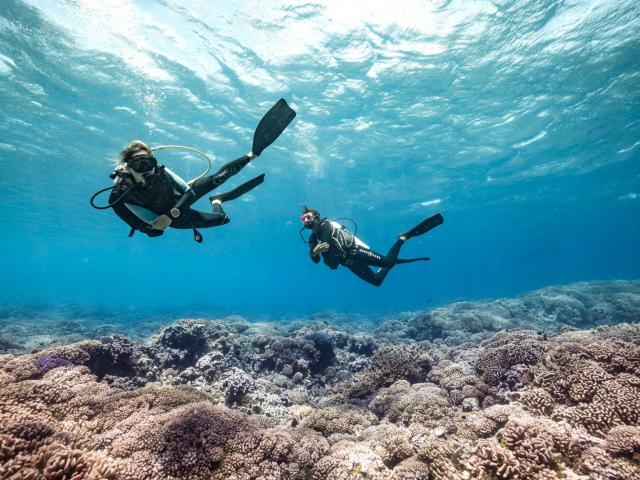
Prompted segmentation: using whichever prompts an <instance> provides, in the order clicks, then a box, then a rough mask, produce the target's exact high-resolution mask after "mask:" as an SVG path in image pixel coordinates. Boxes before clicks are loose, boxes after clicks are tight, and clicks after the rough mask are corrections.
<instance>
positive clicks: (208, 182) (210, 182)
mask: <svg viewBox="0 0 640 480" xmlns="http://www.w3.org/2000/svg"><path fill="white" fill-rule="evenodd" d="M250 161H251V158H250V157H249V156H248V155H243V156H242V157H240V158H236V159H235V160H233V161H231V162H229V163H227V164H225V165H223V166H222V167H221V168H220V170H218V171H217V172H216V173H214V174H213V175H209V176H208V177H203V178H199V179H198V180H196V181H195V182H193V184H192V185H191V189H192V190H193V193H195V195H196V200H197V199H199V198H200V197H202V196H203V195H205V194H207V193H209V192H210V191H211V190H213V189H214V188H216V187H219V186H220V185H222V184H223V183H224V182H226V181H227V180H229V178H231V177H232V176H234V175H235V174H236V173H238V172H239V171H240V170H242V169H243V168H244V167H245V166H246V165H247V164H248V163H249V162H250Z"/></svg>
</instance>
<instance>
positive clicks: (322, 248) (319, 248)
mask: <svg viewBox="0 0 640 480" xmlns="http://www.w3.org/2000/svg"><path fill="white" fill-rule="evenodd" d="M328 250H329V244H328V243H327V242H319V243H318V244H317V245H316V246H315V248H314V249H313V252H311V254H312V255H313V256H314V257H317V256H318V255H320V254H321V253H324V252H326V251H328Z"/></svg>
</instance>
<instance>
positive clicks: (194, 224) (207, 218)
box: [171, 204, 231, 229]
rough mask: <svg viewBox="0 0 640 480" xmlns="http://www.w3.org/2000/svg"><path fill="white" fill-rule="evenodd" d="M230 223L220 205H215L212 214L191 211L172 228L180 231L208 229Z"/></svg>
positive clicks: (173, 224)
mask: <svg viewBox="0 0 640 480" xmlns="http://www.w3.org/2000/svg"><path fill="white" fill-rule="evenodd" d="M230 221H231V220H230V219H229V216H228V215H227V214H226V213H225V212H224V210H222V207H221V206H220V205H219V204H213V211H212V212H211V213H207V212H201V211H199V210H189V212H186V214H185V215H184V216H183V215H181V216H180V217H179V218H178V219H177V220H176V221H174V222H173V223H172V224H171V226H172V227H173V228H179V229H192V228H208V227H217V226H219V225H225V224H227V223H229V222H230Z"/></svg>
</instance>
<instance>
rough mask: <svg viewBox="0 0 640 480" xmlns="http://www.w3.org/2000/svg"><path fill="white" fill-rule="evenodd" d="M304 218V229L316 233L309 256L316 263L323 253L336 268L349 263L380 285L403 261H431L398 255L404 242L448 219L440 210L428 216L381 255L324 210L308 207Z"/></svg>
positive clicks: (310, 243)
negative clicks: (445, 218)
mask: <svg viewBox="0 0 640 480" xmlns="http://www.w3.org/2000/svg"><path fill="white" fill-rule="evenodd" d="M300 220H301V221H302V223H303V225H304V227H303V228H307V229H309V230H311V232H312V233H311V236H310V237H309V255H310V256H311V260H312V261H313V262H314V263H318V262H319V261H320V256H322V258H323V259H324V263H325V264H326V265H327V266H329V268H331V269H336V268H338V266H339V265H342V266H345V267H347V268H348V269H349V270H351V271H352V272H353V273H354V274H356V275H357V276H358V277H360V278H361V279H362V280H364V281H365V282H368V283H370V284H371V285H374V286H376V287H379V286H380V285H382V282H384V279H385V278H386V276H387V274H388V273H389V271H390V270H391V269H392V268H393V267H394V266H396V265H398V264H400V263H411V262H418V261H427V260H429V258H428V257H419V258H408V259H402V258H398V255H399V254H400V249H401V248H402V245H404V242H406V241H407V240H409V239H410V238H413V237H417V236H419V235H423V234H425V233H427V232H428V231H429V230H431V229H432V228H435V227H437V226H438V225H442V223H443V222H444V218H443V217H442V215H440V214H439V213H436V214H435V215H432V216H431V217H428V218H426V219H425V220H423V221H422V222H420V223H419V224H418V225H416V226H415V227H413V228H411V229H409V230H407V231H406V232H405V233H402V234H400V235H398V239H397V240H396V242H395V243H394V244H393V245H392V246H391V248H390V249H389V251H388V252H387V254H386V255H381V254H380V253H377V252H375V251H373V250H371V249H370V248H369V246H368V245H366V244H365V243H364V242H362V241H361V240H360V239H359V238H358V237H356V236H355V235H354V234H353V233H351V232H349V231H348V230H347V229H346V228H344V227H343V226H342V225H340V224H339V223H338V222H335V221H332V220H329V219H327V218H321V216H320V213H319V212H318V211H317V210H315V209H313V208H308V207H306V206H305V207H304V209H303V213H302V216H301V217H300ZM301 231H302V230H301ZM372 266H373V267H378V269H377V270H376V271H374V270H373V269H372V268H371V267H372Z"/></svg>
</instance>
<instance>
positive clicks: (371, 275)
mask: <svg viewBox="0 0 640 480" xmlns="http://www.w3.org/2000/svg"><path fill="white" fill-rule="evenodd" d="M347 268H348V269H349V270H351V271H352V272H353V273H355V274H356V275H357V276H358V277H360V278H361V279H362V280H364V281H365V282H367V283H370V284H371V285H373V286H375V287H379V286H380V285H382V281H383V280H384V277H385V276H386V273H385V275H384V276H382V278H380V277H379V276H378V274H376V272H374V271H373V270H371V268H370V267H369V266H368V265H366V264H364V263H360V262H354V263H352V264H351V265H347Z"/></svg>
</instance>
